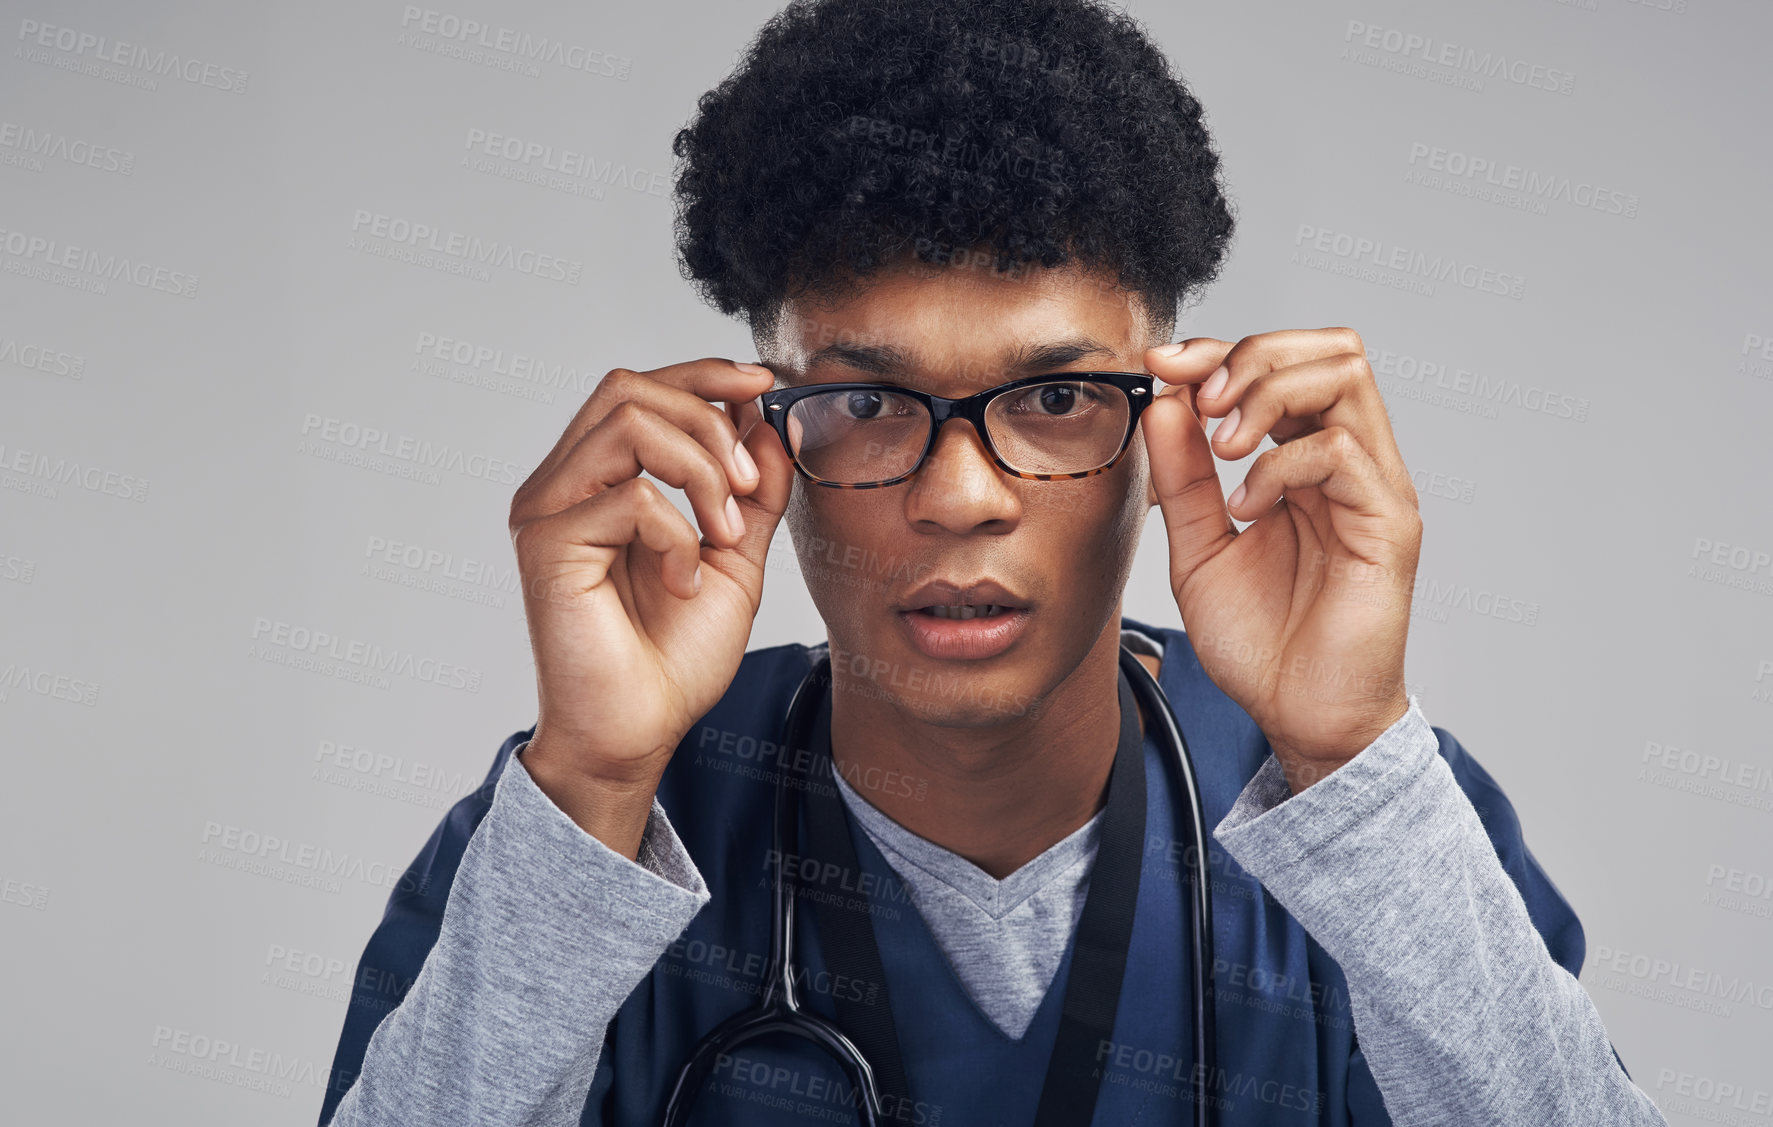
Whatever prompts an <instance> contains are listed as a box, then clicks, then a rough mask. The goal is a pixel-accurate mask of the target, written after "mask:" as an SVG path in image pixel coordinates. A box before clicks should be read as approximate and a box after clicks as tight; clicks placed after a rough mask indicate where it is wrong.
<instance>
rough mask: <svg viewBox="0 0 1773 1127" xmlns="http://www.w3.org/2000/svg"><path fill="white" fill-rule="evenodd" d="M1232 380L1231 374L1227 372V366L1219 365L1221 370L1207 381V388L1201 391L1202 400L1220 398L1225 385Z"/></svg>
mask: <svg viewBox="0 0 1773 1127" xmlns="http://www.w3.org/2000/svg"><path fill="white" fill-rule="evenodd" d="M1230 379H1231V373H1230V372H1228V371H1226V370H1225V365H1223V364H1221V365H1219V370H1218V371H1217V372H1214V373H1213V376H1212V378H1211V379H1209V380H1208V381H1207V383H1206V386H1205V387H1203V388H1201V389H1200V397H1201V398H1202V399H1217V398H1219V393H1220V392H1222V391H1224V390H1225V384H1226V382H1227V381H1229V380H1230Z"/></svg>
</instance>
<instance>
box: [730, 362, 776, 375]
mask: <svg viewBox="0 0 1773 1127" xmlns="http://www.w3.org/2000/svg"><path fill="white" fill-rule="evenodd" d="M733 367H735V368H737V369H738V370H739V371H741V372H749V373H750V374H751V375H754V376H768V375H773V374H774V373H772V372H771V371H770V370H769V369H768V368H766V367H764V366H763V365H762V364H741V363H739V362H738V361H736V360H735V361H733Z"/></svg>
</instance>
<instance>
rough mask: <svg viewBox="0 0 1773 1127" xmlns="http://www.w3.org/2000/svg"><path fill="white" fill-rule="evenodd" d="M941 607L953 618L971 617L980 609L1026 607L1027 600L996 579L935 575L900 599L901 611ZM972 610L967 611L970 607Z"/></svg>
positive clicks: (997, 610)
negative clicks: (967, 579)
mask: <svg viewBox="0 0 1773 1127" xmlns="http://www.w3.org/2000/svg"><path fill="white" fill-rule="evenodd" d="M936 608H942V609H943V610H944V611H946V612H948V613H947V617H950V618H962V617H965V618H972V617H974V616H975V615H976V614H977V613H978V611H980V610H990V611H992V612H994V613H1002V612H1005V611H1017V610H1027V609H1028V600H1027V599H1024V598H1022V597H1021V596H1019V595H1017V594H1015V593H1014V592H1012V591H1011V590H1010V589H1009V588H1007V587H1005V586H1004V585H1003V584H1001V583H999V582H998V581H997V580H995V579H976V580H973V581H971V582H967V583H957V582H954V581H953V580H948V579H932V580H930V581H929V582H927V583H924V584H921V585H920V586H918V587H917V588H916V589H915V590H913V591H912V592H911V593H910V594H909V595H907V596H905V597H904V598H902V599H900V600H899V602H898V606H897V608H896V609H898V610H900V611H934V610H935V609H936ZM969 610H970V611H971V613H966V612H968V611H969Z"/></svg>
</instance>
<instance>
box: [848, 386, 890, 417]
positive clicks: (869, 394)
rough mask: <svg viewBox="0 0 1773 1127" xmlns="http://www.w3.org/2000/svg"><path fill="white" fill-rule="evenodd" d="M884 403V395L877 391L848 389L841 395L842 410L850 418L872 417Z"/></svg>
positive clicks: (878, 412)
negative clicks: (848, 390)
mask: <svg viewBox="0 0 1773 1127" xmlns="http://www.w3.org/2000/svg"><path fill="white" fill-rule="evenodd" d="M885 405H886V397H885V396H883V395H881V394H880V392H878V391H850V392H845V393H844V397H843V411H844V414H846V415H848V416H849V417H850V418H852V419H872V418H873V417H874V416H876V415H878V414H880V411H881V408H882V407H884V406H885Z"/></svg>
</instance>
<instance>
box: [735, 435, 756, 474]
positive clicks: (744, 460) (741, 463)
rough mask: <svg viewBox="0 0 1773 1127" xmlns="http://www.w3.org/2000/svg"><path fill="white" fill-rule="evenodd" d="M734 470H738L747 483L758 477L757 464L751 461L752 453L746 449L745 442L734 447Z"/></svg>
mask: <svg viewBox="0 0 1773 1127" xmlns="http://www.w3.org/2000/svg"><path fill="white" fill-rule="evenodd" d="M733 468H734V469H737V470H738V471H739V476H740V477H742V478H744V479H745V480H746V481H750V480H751V479H752V478H754V477H756V476H757V463H756V462H753V461H752V460H751V451H749V450H747V449H745V444H744V443H743V442H741V443H739V444H738V445H737V446H735V447H733Z"/></svg>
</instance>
